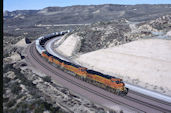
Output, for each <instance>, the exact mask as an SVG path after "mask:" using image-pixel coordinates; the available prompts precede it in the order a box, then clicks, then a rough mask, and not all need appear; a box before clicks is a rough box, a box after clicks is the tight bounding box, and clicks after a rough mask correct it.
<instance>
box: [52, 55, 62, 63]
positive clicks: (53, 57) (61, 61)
mask: <svg viewBox="0 0 171 113" xmlns="http://www.w3.org/2000/svg"><path fill="white" fill-rule="evenodd" d="M53 58H54V59H56V60H59V61H60V62H63V60H62V59H60V58H58V57H56V56H53Z"/></svg>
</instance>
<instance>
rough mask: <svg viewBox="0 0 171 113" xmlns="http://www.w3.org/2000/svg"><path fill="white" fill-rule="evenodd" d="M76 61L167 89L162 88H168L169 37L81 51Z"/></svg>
mask: <svg viewBox="0 0 171 113" xmlns="http://www.w3.org/2000/svg"><path fill="white" fill-rule="evenodd" d="M76 61H78V62H79V63H81V64H83V65H85V66H88V67H89V68H92V69H95V70H97V71H101V72H103V73H108V74H110V75H113V76H118V75H119V77H120V76H121V77H122V78H125V79H126V78H129V79H132V80H136V81H137V82H142V83H144V84H150V85H153V86H156V87H160V88H161V89H163V88H164V89H165V90H167V91H164V92H168V90H171V82H170V80H171V76H170V75H171V41H168V40H161V39H148V40H139V41H134V42H131V43H128V44H124V45H121V46H118V47H111V48H108V49H101V50H98V51H94V52H90V53H87V54H83V55H81V56H80V57H79V58H77V59H76ZM104 62H105V63H104ZM129 82H130V81H129ZM169 94H170V93H169Z"/></svg>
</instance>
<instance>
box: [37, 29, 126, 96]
mask: <svg viewBox="0 0 171 113" xmlns="http://www.w3.org/2000/svg"><path fill="white" fill-rule="evenodd" d="M69 32H70V30H68V31H62V32H55V33H51V34H49V35H46V36H42V37H40V38H38V39H37V40H36V49H37V51H38V53H39V54H40V55H41V56H42V57H44V58H45V59H47V60H48V61H49V62H51V63H53V64H54V65H55V66H57V67H59V68H61V69H63V70H64V71H66V72H68V73H70V74H71V75H73V76H75V77H77V78H79V79H81V80H83V81H86V82H88V83H91V84H94V85H96V86H98V87H101V88H103V89H105V90H108V91H110V92H112V93H114V94H116V95H120V96H125V95H126V94H127V93H128V88H126V87H125V84H124V83H123V81H122V79H120V78H116V77H113V76H110V75H106V74H103V73H100V72H97V71H94V70H91V69H88V68H86V67H83V66H80V65H77V64H74V63H72V62H68V61H66V60H65V59H61V58H58V57H56V56H53V55H52V54H50V53H48V52H47V51H46V49H45V48H44V45H45V43H46V41H47V40H49V39H52V38H54V37H56V36H61V35H64V34H65V33H69Z"/></svg>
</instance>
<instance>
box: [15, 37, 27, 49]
mask: <svg viewBox="0 0 171 113" xmlns="http://www.w3.org/2000/svg"><path fill="white" fill-rule="evenodd" d="M26 45H27V44H26V42H25V39H24V38H23V39H21V40H20V41H18V42H17V43H16V44H15V46H17V47H25V46H26Z"/></svg>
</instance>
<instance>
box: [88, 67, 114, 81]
mask: <svg viewBox="0 0 171 113" xmlns="http://www.w3.org/2000/svg"><path fill="white" fill-rule="evenodd" d="M87 72H88V73H90V74H96V75H99V76H102V77H104V78H107V79H111V78H115V77H112V76H110V75H105V74H103V73H100V72H97V71H94V70H90V69H89V70H87Z"/></svg>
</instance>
